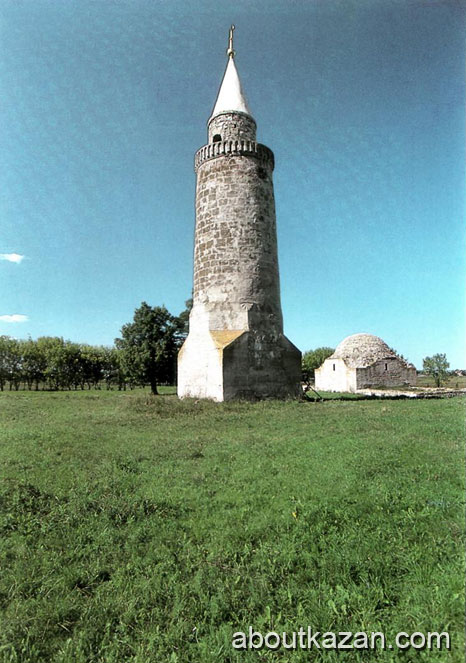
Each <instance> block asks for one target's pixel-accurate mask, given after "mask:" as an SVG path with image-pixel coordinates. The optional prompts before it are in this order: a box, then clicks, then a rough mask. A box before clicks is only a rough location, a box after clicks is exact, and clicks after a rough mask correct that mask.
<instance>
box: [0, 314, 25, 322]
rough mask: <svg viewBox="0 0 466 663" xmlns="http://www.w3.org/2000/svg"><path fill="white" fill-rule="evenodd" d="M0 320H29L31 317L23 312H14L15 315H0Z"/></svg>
mask: <svg viewBox="0 0 466 663" xmlns="http://www.w3.org/2000/svg"><path fill="white" fill-rule="evenodd" d="M0 320H2V322H27V321H28V320H29V318H28V317H27V315H21V313H13V315H0Z"/></svg>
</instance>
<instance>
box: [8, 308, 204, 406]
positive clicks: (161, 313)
mask: <svg viewBox="0 0 466 663" xmlns="http://www.w3.org/2000/svg"><path fill="white" fill-rule="evenodd" d="M186 304H187V309H186V310H185V311H183V313H182V314H181V315H179V316H173V315H171V314H170V313H169V312H168V311H167V309H166V308H165V307H164V306H155V307H151V306H149V305H148V304H147V303H146V302H143V303H142V304H141V306H140V307H139V308H138V309H136V311H135V314H134V318H133V322H131V323H128V324H127V325H124V326H123V327H122V329H121V338H117V339H115V346H114V347H104V346H93V345H87V344H83V343H72V342H71V341H64V340H63V338H58V337H50V336H44V337H41V338H38V339H37V340H35V341H34V340H32V339H28V340H27V341H24V340H17V339H14V338H11V337H9V336H0V389H1V390H2V391H3V390H4V388H5V387H6V386H9V388H10V389H16V390H18V389H20V388H21V387H24V388H28V389H40V388H45V389H52V390H57V389H85V388H86V387H87V388H88V389H91V388H92V387H94V388H101V386H102V385H104V386H106V388H107V389H111V388H114V387H117V388H118V389H125V388H126V387H127V386H129V387H133V386H136V385H138V386H140V385H146V384H149V385H150V387H151V390H152V392H153V393H157V385H158V384H161V383H164V384H174V383H175V381H176V358H177V354H178V350H179V349H180V347H181V345H182V343H183V341H184V339H185V337H186V334H187V327H188V317H189V309H190V307H191V302H190V301H188V302H186Z"/></svg>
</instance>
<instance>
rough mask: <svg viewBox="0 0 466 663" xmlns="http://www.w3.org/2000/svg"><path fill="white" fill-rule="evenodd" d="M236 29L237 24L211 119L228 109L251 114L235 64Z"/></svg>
mask: <svg viewBox="0 0 466 663" xmlns="http://www.w3.org/2000/svg"><path fill="white" fill-rule="evenodd" d="M234 29H235V26H234V25H232V26H231V29H230V38H229V42H228V49H227V55H228V63H227V67H226V69H225V73H224V75H223V80H222V84H221V85H220V90H219V92H218V95H217V101H216V102H215V106H214V110H213V111H212V115H211V119H212V118H213V117H214V116H215V115H218V114H219V113H224V112H227V111H239V112H240V113H247V114H248V115H251V111H250V110H249V106H248V102H247V100H246V95H245V94H244V92H243V88H242V86H241V81H240V79H239V76H238V71H237V69H236V65H235V51H234V50H233V30H234ZM251 117H252V115H251Z"/></svg>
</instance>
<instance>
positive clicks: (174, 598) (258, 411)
mask: <svg viewBox="0 0 466 663" xmlns="http://www.w3.org/2000/svg"><path fill="white" fill-rule="evenodd" d="M0 412H1V414H0V431H1V432H0V439H1V445H0V462H1V467H2V479H3V480H2V485H1V518H2V519H1V521H0V530H1V533H0V558H1V559H0V562H1V568H2V572H1V576H0V600H1V607H2V613H1V629H0V661H3V662H4V663H6V662H8V663H10V662H13V661H14V662H15V663H16V662H24V663H26V662H27V663H39V662H41V663H42V662H44V663H45V662H47V663H58V662H60V663H65V662H70V663H89V662H96V663H97V662H102V663H104V662H105V663H122V662H125V661H131V662H132V663H148V662H152V661H154V663H163V662H165V661H167V662H171V663H175V662H179V663H214V662H215V663H217V662H221V663H226V662H234V661H253V660H254V661H255V660H265V661H277V662H279V661H284V660H286V661H292V662H293V663H296V662H299V661H321V660H325V661H329V662H336V661H374V663H384V662H389V661H398V660H403V661H405V662H413V663H414V662H417V661H452V662H457V661H458V662H459V661H462V660H463V639H462V638H463V636H462V632H463V614H464V600H463V580H462V578H463V571H464V563H463V552H462V551H463V546H462V537H463V535H462V532H463V502H464V481H463V460H462V457H463V448H462V447H463V418H464V402H463V401H462V400H461V399H447V400H434V401H416V402H413V401H384V402H378V401H333V402H332V401H328V402H323V403H304V402H302V403H299V402H283V403H282V402H265V403H256V404H249V403H230V404H228V403H227V404H214V403H209V402H202V401H201V402H194V401H186V402H180V401H178V399H177V398H176V397H175V396H173V395H165V396H160V397H158V398H153V397H150V395H149V394H148V393H147V392H145V393H142V392H141V391H139V392H123V393H118V392H106V391H102V392H95V391H90V392H89V391H84V392H76V393H75V392H72V393H69V392H65V393H41V392H39V393H34V392H31V393H28V392H19V393H9V392H6V393H3V394H1V395H0ZM249 625H251V626H253V627H254V628H255V629H256V630H258V631H263V632H267V631H269V630H278V631H280V632H281V631H283V630H285V631H289V632H290V633H291V632H292V631H295V630H298V629H299V627H300V626H302V627H304V628H307V626H308V625H311V626H312V627H313V629H314V630H318V631H322V632H323V631H327V630H329V631H354V632H355V631H383V632H385V633H386V635H387V639H389V640H392V639H393V637H394V635H395V633H397V632H399V631H407V632H414V631H421V632H427V631H439V632H440V631H445V630H446V631H449V632H450V634H451V637H452V645H453V646H452V650H451V651H450V652H448V651H445V650H443V651H441V652H439V651H431V652H428V651H418V650H413V649H410V650H407V651H406V652H404V653H403V654H401V653H398V654H397V653H396V651H395V650H393V651H385V652H383V651H377V652H376V651H372V652H370V651H369V652H367V651H359V652H358V651H353V652H344V651H340V652H335V651H331V650H327V651H324V652H323V653H322V651H321V652H316V651H313V652H306V651H299V650H298V651H296V652H290V651H286V652H285V651H283V650H281V651H278V652H272V651H267V650H261V651H253V652H236V651H234V650H233V649H232V646H231V641H232V634H233V633H234V632H235V631H239V630H247V627H248V626H249Z"/></svg>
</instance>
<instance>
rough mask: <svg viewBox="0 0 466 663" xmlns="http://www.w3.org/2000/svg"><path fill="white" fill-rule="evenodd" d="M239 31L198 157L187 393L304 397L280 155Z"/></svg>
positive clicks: (183, 356) (182, 381)
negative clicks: (285, 244) (262, 126)
mask: <svg viewBox="0 0 466 663" xmlns="http://www.w3.org/2000/svg"><path fill="white" fill-rule="evenodd" d="M233 30H234V26H232V28H231V30H230V39H229V45H228V50H227V56H228V62H227V67H226V70H225V74H224V77H223V81H222V84H221V86H220V90H219V93H218V96H217V101H216V103H215V106H214V109H213V112H212V115H211V117H210V119H209V121H208V123H207V127H208V143H207V145H204V147H201V148H200V150H198V151H197V153H196V155H195V162H194V167H195V172H196V174H197V186H196V232H195V242H194V244H195V246H194V292H193V308H192V311H191V315H190V318H189V335H188V337H187V339H186V341H185V343H184V345H183V347H182V348H181V350H180V353H179V355H178V395H179V396H180V397H181V398H184V397H195V398H211V399H213V400H216V401H224V400H230V399H233V398H248V399H260V398H286V397H296V396H299V394H300V380H301V353H300V351H299V350H298V349H297V348H296V347H295V346H294V345H293V344H292V343H291V342H290V341H289V340H288V339H287V338H286V337H285V336H284V335H283V319H282V311H281V304H280V283H279V275H278V259H277V233H276V225H275V202H274V194H273V182H272V172H273V168H274V156H273V153H272V151H271V150H269V148H268V147H265V145H261V144H260V143H257V142H256V122H255V120H254V118H253V117H252V115H251V112H250V110H249V107H248V104H247V101H246V97H245V95H244V93H243V89H242V86H241V82H240V80H239V77H238V72H237V70H236V65H235V59H234V57H235V51H234V50H233Z"/></svg>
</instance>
